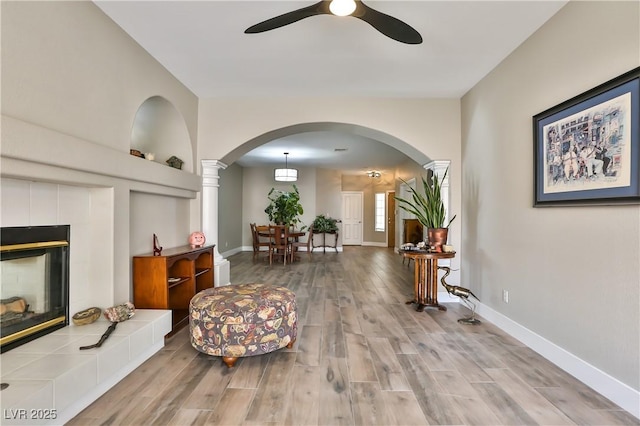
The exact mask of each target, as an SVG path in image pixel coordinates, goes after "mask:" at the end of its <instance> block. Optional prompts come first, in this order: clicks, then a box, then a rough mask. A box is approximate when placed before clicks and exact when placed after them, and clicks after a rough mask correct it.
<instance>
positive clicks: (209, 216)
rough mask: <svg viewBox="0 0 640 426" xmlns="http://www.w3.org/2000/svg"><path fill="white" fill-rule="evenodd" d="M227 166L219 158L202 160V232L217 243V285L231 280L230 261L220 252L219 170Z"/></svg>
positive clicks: (212, 241) (208, 240)
mask: <svg viewBox="0 0 640 426" xmlns="http://www.w3.org/2000/svg"><path fill="white" fill-rule="evenodd" d="M226 168H227V165H226V164H224V163H222V162H220V161H218V160H202V232H203V233H204V235H205V238H206V239H207V242H208V243H213V244H215V245H216V246H215V248H214V250H213V254H214V259H213V264H214V277H215V285H216V287H219V286H223V285H229V284H230V282H231V267H230V265H229V261H228V260H226V259H225V258H224V257H222V255H221V254H220V252H218V188H219V187H220V182H219V181H220V175H219V174H218V171H219V170H224V169H226Z"/></svg>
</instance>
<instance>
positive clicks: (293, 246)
mask: <svg viewBox="0 0 640 426" xmlns="http://www.w3.org/2000/svg"><path fill="white" fill-rule="evenodd" d="M312 242H313V223H312V224H311V226H309V230H308V231H307V241H292V242H291V262H293V259H294V256H295V255H296V252H297V251H298V249H299V248H301V247H306V249H307V254H308V255H309V259H311V253H313V247H312V246H313V244H312Z"/></svg>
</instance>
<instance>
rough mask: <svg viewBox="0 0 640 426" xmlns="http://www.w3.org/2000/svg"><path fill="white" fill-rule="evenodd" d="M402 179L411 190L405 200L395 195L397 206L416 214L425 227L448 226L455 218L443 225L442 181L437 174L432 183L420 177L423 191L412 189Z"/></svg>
mask: <svg viewBox="0 0 640 426" xmlns="http://www.w3.org/2000/svg"><path fill="white" fill-rule="evenodd" d="M448 172H449V169H448V168H447V170H446V171H445V172H444V175H443V176H442V181H444V179H445V178H446V176H447V173H448ZM400 180H402V182H404V183H405V184H406V185H407V187H408V188H409V191H410V192H411V200H407V199H404V198H400V197H395V199H396V200H397V201H398V207H400V208H401V209H403V210H405V211H408V212H409V213H412V214H414V215H415V216H416V218H417V219H418V222H420V223H421V224H422V225H423V226H424V227H426V228H427V229H429V228H431V229H435V228H448V227H449V225H451V222H453V219H455V218H456V216H455V215H454V216H453V217H452V218H451V219H450V220H449V222H448V223H447V224H446V226H445V223H444V221H445V219H446V218H447V211H446V209H445V207H444V202H443V201H442V181H441V180H439V179H438V176H437V175H436V174H435V173H434V174H433V178H432V181H433V182H432V183H431V184H430V183H429V182H428V181H427V179H426V178H425V177H424V176H423V177H422V187H423V192H424V193H420V192H418V191H416V190H415V189H413V188H412V187H411V186H410V185H409V184H408V183H407V182H406V181H405V180H403V179H400Z"/></svg>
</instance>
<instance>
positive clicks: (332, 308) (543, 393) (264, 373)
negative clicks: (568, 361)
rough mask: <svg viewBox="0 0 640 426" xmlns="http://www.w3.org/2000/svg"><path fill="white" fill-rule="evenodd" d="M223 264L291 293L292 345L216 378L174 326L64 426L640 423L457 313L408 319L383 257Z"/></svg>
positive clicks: (400, 271) (402, 275)
mask: <svg viewBox="0 0 640 426" xmlns="http://www.w3.org/2000/svg"><path fill="white" fill-rule="evenodd" d="M229 261H230V262H231V282H232V283H234V284H237V283H246V282H269V283H277V284H282V285H286V286H287V287H288V288H290V289H291V290H293V291H294V292H295V293H296V299H297V302H298V309H299V311H298V314H299V331H298V340H297V342H296V344H295V346H294V347H293V348H292V349H282V350H279V351H277V352H274V353H271V354H268V355H262V356H255V357H248V358H241V359H239V360H238V362H237V363H236V366H235V367H234V368H232V369H228V368H227V367H226V366H225V365H223V363H222V361H221V360H220V359H219V358H217V357H209V356H206V355H204V354H201V353H199V352H197V351H196V350H195V349H193V348H192V347H191V346H190V343H189V338H188V334H187V332H186V331H187V330H186V329H183V330H182V331H181V332H180V333H178V334H176V335H175V336H174V337H172V338H170V339H168V340H167V344H166V346H165V348H164V349H162V350H161V351H160V352H159V353H157V354H156V355H154V356H153V357H152V358H151V359H149V360H148V361H147V362H145V363H144V364H143V365H142V366H140V367H139V368H138V369H136V370H135V371H134V372H133V373H132V374H130V375H129V376H127V377H126V378H125V379H123V380H122V381H121V382H120V383H118V384H117V385H116V386H115V387H114V388H112V389H111V390H110V391H109V392H107V393H106V394H105V395H103V396H102V397H101V398H100V399H98V400H97V401H96V402H95V403H93V404H92V405H91V406H89V407H88V408H87V409H85V410H84V411H83V412H82V413H80V414H79V415H78V416H77V417H76V418H74V419H73V420H72V421H71V422H70V423H69V424H70V425H152V424H153V425H192V424H193V425H208V424H211V425H429V424H431V425H536V424H539V425H565V424H577V425H639V424H640V422H639V421H638V420H637V419H636V418H635V417H633V416H632V415H631V414H629V413H627V412H625V411H624V410H621V409H620V408H619V407H617V406H616V405H615V404H613V403H612V402H610V401H608V400H607V399H605V398H604V397H602V396H601V395H599V394H597V393H596V392H594V391H593V390H591V389H590V388H588V387H587V386H585V385H583V384H582V383H580V382H578V381H577V380H575V379H574V378H572V377H571V376H569V375H568V374H566V373H564V372H563V371H562V370H560V369H558V368H557V367H555V366H554V365H552V364H551V363H550V362H548V361H546V360H545V359H543V358H542V357H540V356H538V355H537V354H536V353H534V352H533V351H532V350H531V349H529V348H527V347H526V346H524V345H523V344H521V343H520V342H518V341H516V340H515V339H513V338H511V337H509V336H508V335H506V334H505V333H504V332H502V331H501V330H499V329H498V328H497V327H495V326H493V325H492V324H490V323H488V322H486V321H483V323H482V325H480V326H469V325H461V324H459V323H458V322H457V319H458V318H461V317H463V316H466V315H467V313H468V310H467V309H466V308H465V307H464V306H463V305H460V304H456V303H451V304H448V305H447V306H448V307H449V310H448V311H447V312H441V311H438V310H434V309H426V310H425V312H422V313H420V312H416V311H415V308H414V306H413V305H406V304H405V302H406V301H407V300H408V299H410V298H411V297H412V291H413V287H412V279H413V266H411V267H407V266H406V265H403V264H402V260H401V258H400V257H399V256H398V255H397V254H394V253H393V251H392V250H390V249H384V248H372V247H346V248H345V250H344V252H342V253H337V254H336V253H326V254H323V253H314V254H313V257H312V259H311V260H309V259H308V257H307V256H306V255H304V256H303V257H302V260H301V262H297V263H296V264H294V265H287V266H286V267H285V266H283V265H282V264H274V265H273V266H271V267H270V266H269V265H268V262H267V263H265V262H264V260H258V261H254V260H253V259H252V255H251V254H250V253H240V254H238V255H235V256H232V257H230V258H229Z"/></svg>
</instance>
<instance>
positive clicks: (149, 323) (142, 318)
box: [0, 310, 171, 425]
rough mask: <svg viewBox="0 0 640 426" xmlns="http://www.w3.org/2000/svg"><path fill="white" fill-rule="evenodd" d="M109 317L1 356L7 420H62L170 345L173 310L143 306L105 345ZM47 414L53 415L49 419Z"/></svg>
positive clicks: (23, 422)
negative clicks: (167, 341) (167, 340)
mask: <svg viewBox="0 0 640 426" xmlns="http://www.w3.org/2000/svg"><path fill="white" fill-rule="evenodd" d="M108 326H109V322H108V321H106V320H105V319H104V318H101V319H100V320H98V321H96V322H94V323H93V324H89V325H84V326H75V325H71V326H68V327H65V328H63V329H60V330H57V331H55V332H53V333H51V334H48V335H46V336H43V337H41V338H39V339H36V340H34V341H32V342H29V343H27V344H25V345H22V346H20V347H18V348H15V349H13V350H11V351H9V352H6V353H4V354H2V355H0V362H1V367H2V370H1V375H0V378H1V381H2V383H8V384H9V387H7V388H6V389H4V390H2V391H1V393H0V396H1V403H0V405H1V408H2V417H1V419H0V423H1V424H3V425H5V424H6V425H49V424H53V425H62V424H64V423H65V422H67V421H69V420H70V419H71V418H73V417H74V416H75V415H77V414H78V413H79V412H80V411H82V410H83V409H84V408H86V407H87V406H88V405H89V404H91V403H92V402H93V401H95V400H96V399H97V398H98V397H100V395H102V394H103V393H104V392H106V391H107V390H108V389H110V388H111V387H112V386H113V385H115V384H116V383H117V382H118V381H120V380H121V379H122V378H123V377H125V376H126V375H127V374H129V373H130V372H131V371H133V370H134V369H135V368H136V367H138V366H139V365H140V364H142V363H143V362H144V361H145V360H146V359H148V358H149V357H150V356H151V355H153V354H154V353H156V352H157V351H159V350H160V349H161V348H162V347H163V346H164V336H165V335H166V334H167V333H169V332H170V331H171V311H165V310H137V311H136V313H135V316H134V317H133V318H132V319H130V320H128V321H125V322H122V323H119V324H118V325H117V326H116V329H115V330H114V332H113V333H112V334H111V336H110V337H109V338H108V339H107V340H106V341H105V342H104V344H103V345H102V347H100V348H95V349H89V350H83V351H81V350H79V347H80V346H86V345H92V344H94V343H96V342H97V341H98V340H99V339H100V337H101V336H102V334H103V333H104V332H105V331H106V330H107V328H108ZM42 417H49V418H48V419H43V418H42Z"/></svg>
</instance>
